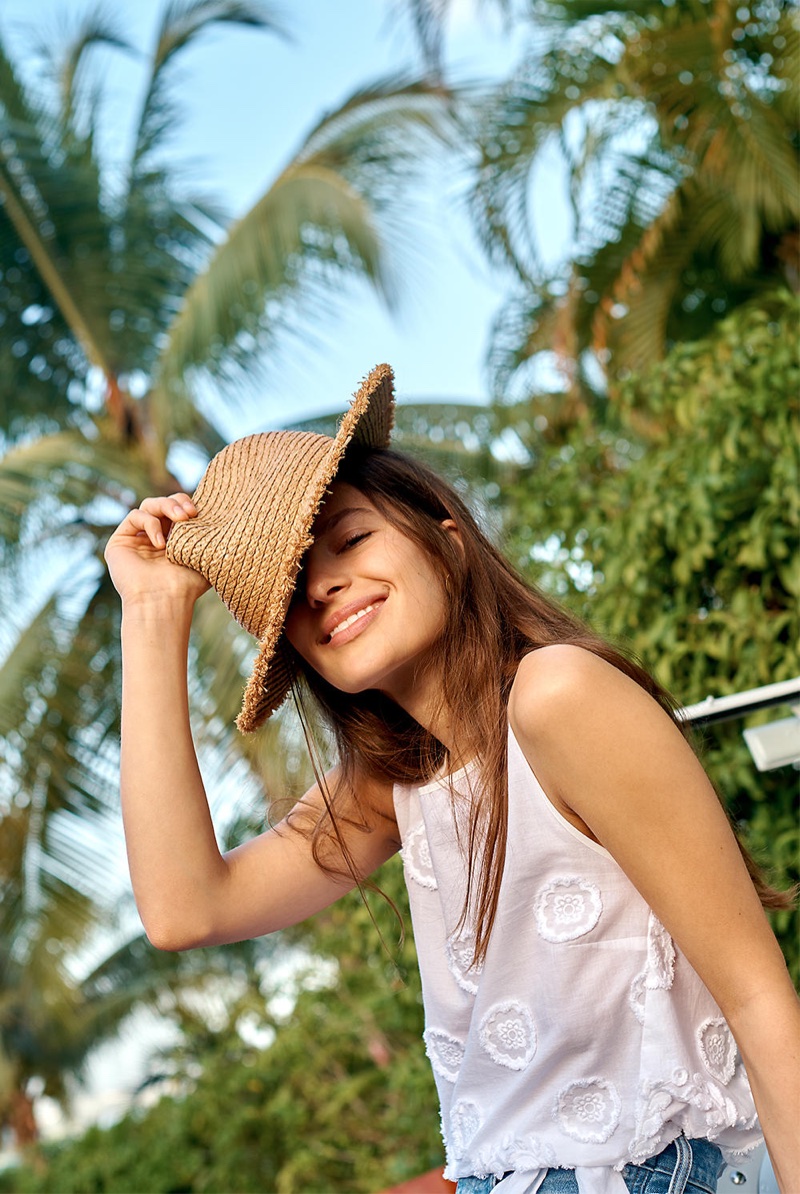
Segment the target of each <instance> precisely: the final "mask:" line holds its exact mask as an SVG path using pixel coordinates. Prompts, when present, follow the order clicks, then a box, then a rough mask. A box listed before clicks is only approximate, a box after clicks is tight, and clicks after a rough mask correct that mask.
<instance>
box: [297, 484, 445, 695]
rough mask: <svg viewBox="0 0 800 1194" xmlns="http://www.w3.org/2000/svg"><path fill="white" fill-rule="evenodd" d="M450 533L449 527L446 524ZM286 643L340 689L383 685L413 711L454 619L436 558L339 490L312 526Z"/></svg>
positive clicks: (354, 495)
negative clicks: (419, 684)
mask: <svg viewBox="0 0 800 1194" xmlns="http://www.w3.org/2000/svg"><path fill="white" fill-rule="evenodd" d="M443 525H444V526H445V527H446V528H447V529H448V530H452V532H453V533H456V532H455V526H454V524H453V525H452V527H451V526H450V525H449V524H447V523H445V524H443ZM313 535H314V543H313V546H312V547H311V548H310V549H309V551H308V553H307V554H306V557H305V560H304V564H303V570H302V572H301V573H300V576H299V577H298V582H297V590H296V592H295V595H294V597H293V599H292V604H291V606H290V607H289V614H288V616H287V619H286V627H285V629H286V637H287V638H288V640H289V642H290V643H291V644H292V646H293V647H294V649H295V650H296V651H297V652H298V654H299V655H301V656H302V658H303V659H304V660H305V661H306V663H308V664H309V665H310V666H311V667H313V668H314V670H315V671H317V672H319V674H320V675H321V676H322V677H323V679H325V680H327V681H328V683H329V684H332V685H333V686H334V687H335V688H338V689H340V690H341V691H342V692H350V693H356V692H363V691H364V690H366V689H368V688H377V689H380V690H381V691H382V692H385V693H386V694H387V695H389V696H391V697H392V698H393V699H394V700H395V701H397V703H398V704H400V705H403V706H404V707H405V708H408V699H404V698H411V699H412V700H413V692H414V686H415V679H416V678H417V677H418V676H419V675H420V674H421V672H422V670H423V669H424V665H425V662H426V659H427V658H428V657H429V655H430V652H431V648H432V647H433V646H434V644H435V643H436V642H437V640H438V639H439V637H440V636H441V634H442V631H443V629H444V625H445V619H446V617H447V605H446V594H445V588H444V584H443V582H442V580H441V578H440V577H439V575H438V574H437V573H436V571H435V570H434V568H433V566H432V564H431V561H430V559H429V557H428V556H427V555H426V554H425V552H423V551H422V549H421V548H420V547H418V546H417V544H416V543H414V542H413V541H412V540H411V539H409V538H408V537H407V536H406V535H404V534H403V532H402V531H401V530H399V529H398V528H397V527H395V526H393V525H392V524H391V523H389V522H387V521H386V519H385V518H384V517H383V515H382V514H380V513H379V512H378V510H377V509H376V508H375V506H373V505H372V503H371V502H370V501H369V500H368V499H367V498H365V497H364V495H363V494H362V493H360V492H359V491H358V490H357V489H354V488H353V487H352V486H351V485H347V484H345V483H343V482H338V483H336V484H334V486H333V488H332V492H331V495H330V497H328V499H327V500H326V502H325V504H324V506H323V507H322V509H321V510H320V513H319V514H318V516H317V519H316V521H315V523H314V527H313Z"/></svg>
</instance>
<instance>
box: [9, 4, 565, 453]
mask: <svg viewBox="0 0 800 1194" xmlns="http://www.w3.org/2000/svg"><path fill="white" fill-rule="evenodd" d="M86 8H87V2H86V0H3V2H2V5H0V30H2V32H3V34H4V36H6V37H7V38H8V39H9V41H10V42H11V45H12V48H13V49H14V50H15V57H16V56H17V54H18V53H19V51H20V50H21V49H22V48H23V47H24V46H25V44H26V42H25V37H24V31H25V29H26V28H28V29H35V30H36V31H37V32H39V33H43V34H44V35H45V36H46V37H47V38H48V40H50V41H51V42H52V41H53V40H55V39H56V38H58V36H59V31H62V30H63V27H64V24H65V22H69V21H72V22H73V24H74V22H75V19H76V16H77V15H78V14H80V13H82V12H84V11H86ZM161 8H162V0H122V2H118V3H117V4H115V5H114V6H113V11H114V12H115V13H116V14H117V17H118V19H119V23H120V25H121V27H122V28H123V30H124V31H125V32H126V34H127V35H128V37H129V38H130V40H131V41H133V42H134V43H135V44H136V45H137V46H138V47H140V48H141V49H147V48H149V47H150V46H151V45H152V41H153V37H154V30H155V26H156V18H157V14H158V13H159V11H160V10H161ZM397 9H398V5H397V3H396V0H338V2H335V3H334V2H332V0H295V2H294V3H293V4H291V5H290V4H288V3H286V2H284V3H283V5H282V11H283V12H284V14H285V15H286V23H287V24H288V25H289V27H290V29H291V34H292V37H291V40H288V41H287V40H284V39H281V38H279V37H276V36H274V35H272V34H268V33H264V32H258V31H251V30H246V29H236V28H232V27H217V28H216V29H215V30H213V31H212V32H211V33H210V34H209V35H207V36H206V38H205V40H203V41H202V42H198V43H196V44H195V45H194V46H192V47H191V48H190V49H189V50H188V51H187V52H186V54H185V55H184V56H183V60H182V63H181V67H180V85H179V87H178V88H177V89H176V94H177V95H178V96H179V98H180V99H181V100H182V101H184V103H185V110H186V121H185V123H184V124H183V126H182V128H181V130H180V131H179V133H178V134H177V135H176V138H175V156H176V159H178V160H180V161H182V162H185V163H186V165H187V168H190V169H191V173H192V177H193V178H194V179H195V180H196V181H197V182H198V183H199V184H200V185H201V186H202V188H203V189H204V190H208V191H209V192H211V193H213V194H215V195H217V196H219V197H221V198H222V199H223V201H224V202H225V204H226V205H227V207H228V208H229V210H230V212H231V214H232V215H233V216H236V215H238V214H241V213H243V212H244V211H246V210H247V209H248V208H249V207H250V206H251V205H252V204H253V203H254V202H255V201H256V199H257V198H258V197H259V195H260V194H261V193H263V191H264V190H265V189H266V187H267V186H268V184H269V182H270V180H271V178H273V177H274V175H275V174H276V173H277V171H278V170H280V168H281V166H282V165H283V164H284V163H285V162H286V161H287V160H288V159H289V158H290V157H291V155H292V154H293V152H294V150H295V149H296V148H297V147H298V146H299V144H300V143H301V141H302V139H303V137H304V134H305V132H306V131H307V130H308V129H309V128H310V127H312V125H313V124H314V123H315V122H316V120H317V119H318V118H319V116H320V115H321V113H322V112H323V111H325V110H328V109H330V108H334V107H336V106H338V104H339V103H341V101H342V100H343V99H344V98H345V97H346V96H347V95H348V94H349V93H350V92H351V91H352V90H354V89H355V88H356V87H357V86H358V85H360V84H363V83H365V82H368V81H370V80H373V79H375V78H378V77H382V76H384V75H386V74H389V73H393V72H397V71H402V70H406V69H411V70H418V69H419V55H418V52H417V49H416V46H415V44H414V41H413V38H412V36H411V30H410V25H409V23H408V22H407V21H403V20H401V19H400V17H399V16H398V13H397ZM392 14H394V16H393V15H392ZM447 46H448V59H449V63H450V66H451V69H452V70H453V71H454V72H455V73H456V74H458V75H460V76H462V77H469V78H479V77H485V76H490V75H502V74H505V73H506V72H507V71H508V70H509V69H510V67H511V65H512V64H513V62H514V60H515V56H516V55H517V54H518V52H519V46H520V42H519V37H516V38H515V37H514V36H513V34H512V35H509V34H508V33H507V32H506V31H504V30H503V29H502V28H501V26H500V22H499V20H498V19H497V18H496V17H495V18H494V19H492V10H491V5H483V6H481V5H479V4H476V3H475V2H474V0H454V2H453V5H452V10H451V17H450V24H449V30H448V40H447ZM95 54H96V56H97V60H96V62H95V66H97V67H98V68H100V69H101V70H102V74H103V76H104V87H105V88H106V91H107V94H108V98H109V99H110V102H111V108H110V111H111V113H112V118H111V120H110V122H109V127H108V129H107V133H106V141H107V147H108V148H109V149H110V150H111V151H112V152H114V151H116V150H117V147H118V145H119V144H120V141H121V139H123V138H124V135H125V131H126V129H127V128H128V127H129V125H130V121H131V116H132V113H133V112H135V111H136V107H135V105H136V98H137V95H138V93H139V90H140V88H141V85H142V82H143V77H144V72H143V69H142V66H141V64H140V63H137V61H136V60H135V59H134V58H132V57H128V56H125V55H123V54H120V53H119V52H111V51H105V50H98V51H95ZM441 173H442V175H444V171H442V172H441ZM460 185H461V184H460V183H459V180H458V179H457V178H452V177H441V178H440V180H439V181H438V184H437V186H436V187H435V188H431V189H430V192H429V193H427V194H426V195H425V196H424V197H423V196H420V210H421V212H422V220H421V223H420V230H419V235H418V236H417V237H415V239H414V244H413V245H410V246H404V248H406V249H409V248H410V249H411V250H412V256H413V258H414V261H415V267H414V270H413V277H410V278H408V279H407V284H406V286H405V288H404V293H403V296H402V301H401V303H400V306H399V309H398V311H397V312H395V313H394V314H393V315H390V314H389V313H387V312H386V310H385V308H383V307H382V306H381V304H380V302H379V301H378V300H377V299H376V298H375V296H374V295H373V294H372V293H371V292H367V290H366V288H361V289H354V291H353V293H352V294H351V295H350V296H349V297H348V299H347V301H346V302H343V303H342V304H341V305H340V307H339V309H338V310H336V311H335V312H334V313H333V317H332V319H331V321H330V323H329V324H328V325H327V326H326V327H320V326H319V325H315V327H314V329H313V333H314V334H313V336H312V337H310V338H309V342H308V344H307V346H304V347H303V348H302V349H299V348H293V349H292V350H291V355H289V354H286V356H285V359H283V360H282V361H281V363H280V365H279V366H278V367H277V368H276V369H274V370H272V371H271V373H270V377H269V379H268V383H267V385H266V387H265V389H264V391H263V396H261V397H259V399H258V401H257V402H255V403H254V404H253V405H252V406H248V408H247V410H246V411H245V412H243V413H242V414H239V415H238V416H236V417H235V418H234V419H232V420H230V419H226V420H225V423H224V425H225V428H226V430H227V431H228V433H229V434H231V435H237V434H238V435H241V434H246V433H248V432H250V431H254V430H257V429H259V428H261V427H266V426H276V425H280V423H281V419H282V418H283V417H285V412H286V410H287V407H290V408H291V410H292V412H293V415H294V417H298V418H299V417H303V416H304V415H307V414H314V413H317V412H318V411H321V410H331V409H341V408H343V407H344V405H345V404H346V401H347V398H348V396H349V394H350V393H351V392H352V390H353V389H354V388H355V387H356V386H357V384H358V381H359V379H360V377H361V375H362V374H363V373H365V372H366V371H367V370H368V369H369V368H371V366H372V365H373V364H375V363H377V362H378V361H382V360H388V361H389V362H390V363H391V364H392V365H393V366H394V368H395V372H396V376H397V385H398V391H399V395H400V397H401V398H405V399H415V398H424V399H427V398H451V397H455V398H464V399H469V400H475V401H478V400H481V399H482V398H485V397H486V384H485V377H484V372H483V366H482V361H483V356H484V353H485V349H486V343H487V336H488V331H489V327H490V323H491V319H492V316H493V314H494V312H495V311H496V310H497V308H498V306H499V305H500V303H501V301H502V296H503V291H504V287H506V286H507V285H508V279H505V278H502V277H500V276H499V275H498V274H496V273H494V274H493V273H492V272H491V271H490V270H489V268H488V266H487V265H486V263H485V262H484V260H483V258H482V255H481V253H480V250H479V248H478V247H477V246H476V244H475V242H474V240H473V238H472V235H471V231H470V228H469V223H468V221H467V219H466V217H465V216H464V215H463V213H462V211H461V205H460V204H459V201H458V192H459V188H460ZM559 190H560V188H559V185H558V178H557V176H556V175H555V174H554V175H553V176H552V177H550V178H545V179H544V180H543V184H542V186H540V188H539V189H538V191H537V194H536V196H535V198H534V210H535V212H536V214H537V219H538V222H539V225H540V236H541V238H542V239H543V240H544V241H546V242H548V243H549V244H550V245H551V246H553V245H555V246H558V245H563V243H564V239H565V237H566V235H567V216H566V205H565V203H564V202H563V198H562V196H561V195H560V194H559Z"/></svg>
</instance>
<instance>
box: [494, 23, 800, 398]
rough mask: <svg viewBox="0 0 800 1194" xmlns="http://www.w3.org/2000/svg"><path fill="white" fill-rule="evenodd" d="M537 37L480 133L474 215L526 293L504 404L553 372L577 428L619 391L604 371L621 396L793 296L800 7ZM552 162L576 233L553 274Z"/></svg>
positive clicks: (535, 32) (560, 28) (498, 373)
mask: <svg viewBox="0 0 800 1194" xmlns="http://www.w3.org/2000/svg"><path fill="white" fill-rule="evenodd" d="M530 27H531V33H530V50H529V53H528V54H527V56H526V57H525V59H524V60H523V62H522V64H521V66H520V67H519V68H518V69H517V70H516V71H515V73H514V74H513V75H512V77H511V78H510V79H509V80H508V81H507V83H506V84H505V85H503V86H502V87H501V88H500V89H499V91H497V92H496V93H495V94H493V95H489V96H488V97H487V98H486V100H485V101H484V103H483V105H482V108H481V110H480V112H479V113H478V114H477V116H476V135H477V141H478V146H479V149H478V161H477V164H476V171H475V175H474V178H475V182H474V188H473V192H472V200H471V204H472V211H473V214H474V216H475V220H476V224H477V228H478V232H479V235H480V237H481V239H482V242H483V244H484V246H485V248H486V250H487V251H488V253H489V254H490V256H491V257H492V259H493V260H495V261H498V262H501V263H503V264H505V265H510V266H511V267H512V269H513V271H514V273H515V275H516V277H517V279H518V286H517V293H516V294H515V295H514V296H513V297H512V299H511V301H510V302H509V303H508V305H507V306H506V307H505V309H504V310H503V311H502V312H501V314H500V316H499V318H498V321H497V325H496V328H495V333H494V337H493V343H492V349H491V352H490V361H489V364H490V369H491V372H492V374H493V376H494V383H495V389H496V392H497V393H498V395H507V394H508V390H509V387H510V386H511V384H512V381H513V382H515V383H516V385H517V392H518V393H519V392H521V393H526V392H528V393H529V392H530V391H531V389H536V388H537V382H538V388H541V386H542V375H541V373H537V369H538V368H539V365H540V364H541V360H540V357H539V354H541V353H544V352H550V353H555V354H556V356H557V357H558V358H559V359H560V362H561V365H562V371H563V372H564V373H565V374H566V378H567V380H566V384H565V388H566V390H567V395H568V398H567V409H568V411H571V416H572V415H574V414H575V413H579V411H580V410H581V409H582V407H583V406H584V405H585V404H586V402H589V403H592V402H596V401H597V398H598V395H599V394H601V393H602V391H603V390H604V388H605V384H604V382H603V381H602V380H601V374H602V371H603V370H602V368H598V365H600V366H603V367H605V373H606V375H607V377H609V378H610V379H613V378H615V377H617V376H618V375H620V373H622V375H623V376H624V375H625V373H627V372H630V371H631V370H638V369H640V368H641V367H642V366H644V365H645V364H646V363H648V362H650V361H652V360H655V359H658V358H659V357H660V356H662V355H663V354H664V352H665V350H666V349H667V348H668V346H669V345H670V344H672V343H674V342H676V341H678V340H684V339H695V338H698V337H702V336H704V335H706V334H707V333H708V332H709V330H710V328H711V326H712V325H713V324H714V323H715V322H716V321H717V320H718V319H719V318H721V317H722V316H723V315H724V314H725V313H726V312H728V311H730V310H731V309H732V308H734V307H736V306H738V305H740V304H741V303H743V302H745V301H747V300H748V299H750V298H752V297H754V296H755V295H758V294H759V293H761V292H763V291H764V290H766V289H772V288H774V287H775V286H776V285H780V284H784V285H785V284H786V283H787V282H788V283H789V284H790V285H791V286H792V287H793V288H794V289H796V288H797V286H798V281H799V280H800V274H799V273H798V233H797V221H798V215H800V192H799V191H798V188H797V167H798V140H797V136H796V122H797V114H798V89H797V86H796V81H797V78H798V67H800V29H798V26H797V23H796V7H795V5H794V4H792V3H790V2H789V0H770V2H769V3H767V4H754V3H753V4H748V3H743V4H740V5H736V4H732V3H729V2H728V0H676V2H675V3H674V4H670V5H666V4H663V3H661V0H636V2H635V3H626V4H621V3H615V2H614V0H558V3H554V2H552V0H538V2H537V3H535V4H533V5H532V6H531V7H530ZM554 147H557V148H558V149H559V150H560V153H561V157H562V160H563V162H564V171H565V182H566V188H567V192H568V194H569V201H570V203H571V208H572V216H573V225H574V228H573V233H574V237H573V239H574V248H573V249H572V250H571V251H570V252H569V253H568V257H567V260H566V261H565V262H563V263H562V265H561V266H557V267H555V268H554V267H553V266H552V265H549V266H548V265H545V264H543V261H542V252H541V239H542V238H541V234H540V230H539V229H538V228H536V227H535V223H534V220H533V217H532V215H531V188H532V186H542V185H545V184H544V183H543V182H542V179H543V177H544V176H542V175H539V174H535V173H534V172H535V171H537V170H538V168H539V167H540V166H541V163H542V162H543V161H544V160H545V158H546V156H547V155H548V154H549V153H552V151H553V149H554ZM562 404H563V399H562ZM552 405H553V404H551V406H552Z"/></svg>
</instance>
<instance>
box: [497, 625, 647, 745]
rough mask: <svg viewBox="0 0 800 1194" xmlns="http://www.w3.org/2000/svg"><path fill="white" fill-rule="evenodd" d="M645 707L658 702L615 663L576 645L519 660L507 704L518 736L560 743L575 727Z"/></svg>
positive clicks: (552, 646) (556, 647)
mask: <svg viewBox="0 0 800 1194" xmlns="http://www.w3.org/2000/svg"><path fill="white" fill-rule="evenodd" d="M645 709H647V711H648V712H650V711H651V710H658V713H659V714H660V715H661V716H664V714H663V711H662V710H660V709H659V706H658V704H657V702H656V701H654V700H653V698H652V697H651V696H650V695H649V693H647V692H646V691H645V690H644V689H643V688H642V687H641V685H640V684H637V682H636V681H635V680H634V679H633V678H632V677H630V676H627V675H626V674H625V673H624V672H622V671H620V669H619V668H618V667H615V666H614V664H613V663H610V662H609V661H608V660H606V659H603V658H602V657H601V656H600V655H597V654H596V653H595V652H594V651H591V650H589V648H587V647H582V646H578V645H577V644H575V643H550V644H548V645H547V646H544V647H538V648H537V649H536V650H535V651H531V652H530V653H529V654H528V655H525V656H524V658H523V659H522V660H521V661H520V664H519V668H518V669H517V674H516V677H515V680H514V683H513V685H512V688H511V693H510V696H509V702H508V716H509V721H510V723H511V728H512V730H513V731H514V734H515V736H517V737H518V738H519V739H521V740H529V741H535V740H538V739H541V737H542V736H545V737H547V738H549V739H553V738H555V739H556V740H557V741H562V740H564V739H565V738H566V737H568V736H570V735H574V731H575V728H576V726H582V727H587V726H589V725H592V724H597V725H601V724H604V725H608V724H609V723H611V722H615V721H616V722H619V721H620V720H624V719H625V718H626V717H628V716H631V715H641V713H642V711H643V710H645Z"/></svg>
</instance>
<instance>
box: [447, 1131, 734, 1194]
mask: <svg viewBox="0 0 800 1194" xmlns="http://www.w3.org/2000/svg"><path fill="white" fill-rule="evenodd" d="M723 1167H724V1163H723V1161H722V1154H721V1153H720V1150H719V1148H718V1147H717V1146H716V1145H715V1144H710V1143H709V1141H707V1140H687V1139H686V1138H685V1137H684V1136H677V1137H676V1138H675V1141H674V1143H672V1144H670V1145H668V1146H667V1148H665V1149H663V1151H662V1152H660V1153H658V1155H657V1156H655V1157H649V1158H648V1159H647V1160H646V1161H643V1162H642V1164H641V1165H626V1166H625V1168H624V1169H623V1170H622V1173H621V1174H617V1173H616V1172H615V1171H613V1170H612V1171H611V1176H612V1179H613V1180H615V1181H619V1180H620V1179H621V1182H622V1185H620V1187H619V1188H620V1189H621V1190H625V1192H626V1194H716V1190H717V1181H718V1178H719V1175H720V1172H721V1170H722V1169H723ZM514 1178H515V1175H513V1174H512V1175H511V1176H510V1177H507V1178H505V1179H504V1180H502V1179H501V1180H500V1181H499V1182H498V1180H497V1178H496V1177H493V1176H489V1177H463V1178H461V1179H460V1180H459V1183H458V1186H457V1187H456V1194H492V1191H496V1194H509V1190H510V1188H511V1184H512V1179H514ZM584 1178H585V1175H584ZM522 1181H523V1183H524V1185H523V1186H522V1189H523V1191H524V1194H583V1191H582V1190H581V1188H580V1186H579V1178H578V1176H577V1175H576V1173H575V1170H573V1169H548V1170H546V1171H544V1172H542V1173H539V1174H538V1175H537V1176H536V1178H535V1179H533V1180H531V1177H530V1175H523V1178H522Z"/></svg>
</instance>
